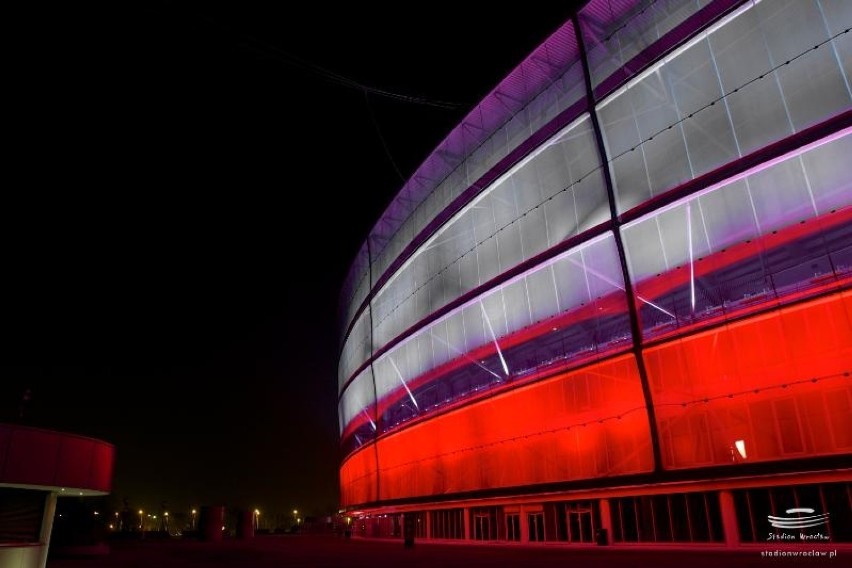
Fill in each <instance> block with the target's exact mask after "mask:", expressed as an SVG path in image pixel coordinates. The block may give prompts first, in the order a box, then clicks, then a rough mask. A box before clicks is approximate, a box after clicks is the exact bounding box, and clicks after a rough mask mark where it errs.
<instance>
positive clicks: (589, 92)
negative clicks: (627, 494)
mask: <svg viewBox="0 0 852 568" xmlns="http://www.w3.org/2000/svg"><path fill="white" fill-rule="evenodd" d="M571 21H572V22H573V24H574V34H575V36H576V38H577V46H578V48H579V51H580V60H581V61H582V64H583V78H584V79H585V83H586V100H587V104H588V110H589V117H590V118H591V120H592V129H593V130H594V133H595V141H596V142H597V150H598V155H599V158H600V162H601V169H602V171H603V176H604V184H605V186H606V192H607V198H608V201H609V211H610V222H611V225H612V233H613V235H614V237H615V246H616V249H617V250H618V260H619V263H620V265H621V273H622V276H623V278H624V293H625V296H626V300H627V312H628V315H629V318H630V331H631V335H632V336H633V356H634V359H635V360H636V367H637V370H638V372H639V381H640V382H641V384H642V394H643V396H644V399H645V411H646V412H647V415H648V426H649V431H650V434H651V452H652V454H653V456H654V471H655V472H660V471H662V456H661V454H660V441H659V433H658V431H657V418H656V412H655V411H654V403H653V400H652V398H651V385H650V383H649V381H648V372H647V370H646V369H645V360H644V359H643V357H642V334H641V328H640V325H639V310H638V307H637V305H636V297H635V295H634V293H633V283H632V282H631V280H630V274H629V272H628V270H627V256H626V255H625V252H624V242H623V241H622V239H621V221H620V220H619V217H618V210H617V208H616V205H615V191H614V190H613V185H612V175H611V174H610V171H609V161H608V159H607V153H606V148H605V147H604V142H603V134H602V132H601V126H600V123H599V122H598V115H597V112H596V110H595V94H594V89H593V87H592V78H591V74H590V70H589V61H588V57H587V53H586V45H585V43H584V42H583V34H582V33H580V19H579V17H578V15H577V12H574V14H573V15H572V16H571ZM637 530H638V529H637Z"/></svg>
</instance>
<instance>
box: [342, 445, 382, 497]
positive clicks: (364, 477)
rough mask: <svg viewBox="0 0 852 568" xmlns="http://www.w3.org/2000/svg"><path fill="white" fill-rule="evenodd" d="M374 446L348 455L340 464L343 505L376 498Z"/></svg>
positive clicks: (376, 478) (376, 476) (376, 475)
mask: <svg viewBox="0 0 852 568" xmlns="http://www.w3.org/2000/svg"><path fill="white" fill-rule="evenodd" d="M377 480H378V474H377V471H376V447H375V446H372V445H371V446H367V447H366V448H363V449H362V450H361V451H359V452H355V453H354V454H352V455H350V456H348V457H347V458H346V459H345V460H344V461H343V463H342V464H341V466H340V502H341V504H343V505H344V506H347V505H355V504H358V503H371V502H374V501H375V500H376V499H377V498H378V492H377V490H378V485H377Z"/></svg>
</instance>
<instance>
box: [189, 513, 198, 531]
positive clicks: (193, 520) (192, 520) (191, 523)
mask: <svg viewBox="0 0 852 568" xmlns="http://www.w3.org/2000/svg"><path fill="white" fill-rule="evenodd" d="M190 512H191V513H192V516H191V517H190V526H191V528H192V530H195V515H196V514H198V511H197V510H195V509H193V510H192V511H190Z"/></svg>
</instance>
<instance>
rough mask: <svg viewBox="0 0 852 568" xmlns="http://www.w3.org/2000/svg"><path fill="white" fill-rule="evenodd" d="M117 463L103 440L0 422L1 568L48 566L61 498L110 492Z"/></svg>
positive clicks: (113, 450) (112, 448)
mask: <svg viewBox="0 0 852 568" xmlns="http://www.w3.org/2000/svg"><path fill="white" fill-rule="evenodd" d="M114 463H115V448H114V447H113V446H112V445H111V444H108V443H106V442H102V441H101V440H95V439H92V438H84V437H82V436H77V435H74V434H66V433H63V432H54V431H51V430H42V429H40V428H31V427H28V426H20V425H14V424H0V566H2V567H4V568H44V567H45V566H46V564H47V551H48V545H49V543H50V534H51V531H52V529H53V517H54V512H55V510H56V500H57V498H58V497H91V496H97V495H107V494H108V493H109V492H110V490H111V488H112V472H113V464H114Z"/></svg>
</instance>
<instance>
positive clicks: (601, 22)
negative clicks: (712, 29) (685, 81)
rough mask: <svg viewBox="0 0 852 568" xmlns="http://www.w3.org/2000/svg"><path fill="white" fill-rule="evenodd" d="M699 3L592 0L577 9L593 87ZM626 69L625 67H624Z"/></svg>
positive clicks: (684, 0)
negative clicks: (580, 8)
mask: <svg viewBox="0 0 852 568" xmlns="http://www.w3.org/2000/svg"><path fill="white" fill-rule="evenodd" d="M701 7H702V2H700V1H698V0H635V1H632V2H630V1H628V2H625V1H623V0H593V1H592V2H589V4H588V5H587V6H586V7H585V8H583V9H582V10H580V13H579V19H580V31H581V32H582V34H583V41H584V42H585V44H586V50H587V52H588V59H589V72H590V73H591V76H592V85H593V87H598V86H599V85H600V84H601V83H603V82H604V81H605V80H606V79H608V78H609V77H610V76H611V75H614V74H616V75H619V76H624V77H626V76H627V75H628V73H629V72H630V71H629V70H626V69H624V67H625V66H626V65H627V64H628V63H629V62H630V60H631V59H633V58H634V57H636V56H637V55H639V54H640V53H641V52H642V51H643V50H644V49H645V48H647V47H648V46H650V45H652V44H653V43H655V42H656V41H657V40H658V39H660V38H661V37H662V36H664V35H665V34H666V33H668V32H670V31H671V30H672V29H673V28H675V27H676V26H677V25H678V24H680V23H682V22H683V21H684V20H686V19H687V18H689V16H691V15H692V14H694V13H695V12H697V11H698V10H699V9H700V8H701ZM628 69H629V68H628Z"/></svg>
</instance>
